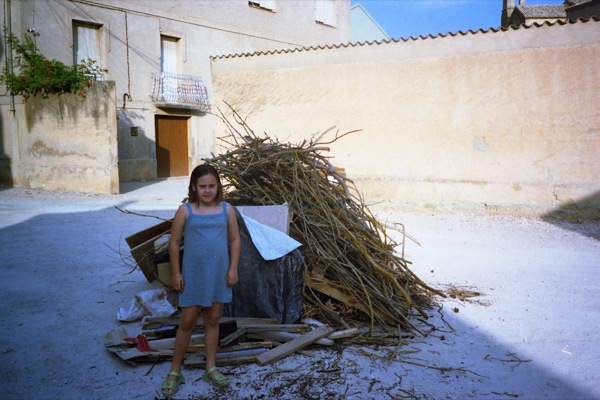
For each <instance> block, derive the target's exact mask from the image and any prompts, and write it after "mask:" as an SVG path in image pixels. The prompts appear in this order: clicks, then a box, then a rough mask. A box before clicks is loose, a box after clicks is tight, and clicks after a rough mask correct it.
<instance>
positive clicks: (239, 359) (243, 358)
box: [184, 348, 270, 368]
mask: <svg viewBox="0 0 600 400" xmlns="http://www.w3.org/2000/svg"><path fill="white" fill-rule="evenodd" d="M269 350H270V348H255V349H247V350H239V351H231V352H226V353H217V359H216V364H217V366H218V367H223V366H230V365H241V364H251V363H255V362H256V357H257V356H258V355H260V354H263V353H266V352H268V351H269ZM184 362H185V365H187V366H190V367H196V368H200V367H205V366H206V359H205V358H204V357H202V356H200V355H198V354H193V355H190V354H188V355H186V357H185V361H184Z"/></svg>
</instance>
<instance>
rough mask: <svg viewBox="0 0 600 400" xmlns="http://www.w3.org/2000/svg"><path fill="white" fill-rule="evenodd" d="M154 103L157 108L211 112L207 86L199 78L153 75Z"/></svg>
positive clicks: (164, 74) (152, 95)
mask: <svg viewBox="0 0 600 400" xmlns="http://www.w3.org/2000/svg"><path fill="white" fill-rule="evenodd" d="M150 97H152V101H153V102H154V103H156V105H157V106H160V105H162V106H164V107H174V108H190V109H195V110H199V111H203V112H210V110H211V106H210V103H209V102H208V93H207V91H206V86H204V84H203V83H202V79H201V78H200V77H199V76H191V75H180V74H173V73H169V72H162V73H161V74H160V75H157V74H152V94H151V95H150Z"/></svg>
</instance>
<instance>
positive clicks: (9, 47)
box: [4, 0, 16, 113]
mask: <svg viewBox="0 0 600 400" xmlns="http://www.w3.org/2000/svg"><path fill="white" fill-rule="evenodd" d="M4 4H5V6H6V9H5V10H4V23H5V26H6V37H7V40H6V64H7V68H8V74H9V75H11V76H12V74H13V54H12V45H11V43H10V40H9V38H10V37H11V36H12V17H11V14H12V5H11V0H5V3H4ZM10 111H12V112H13V113H14V112H15V111H16V110H15V95H14V94H13V93H12V92H11V93H10Z"/></svg>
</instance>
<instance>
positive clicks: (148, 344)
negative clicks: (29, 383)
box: [105, 110, 445, 367]
mask: <svg viewBox="0 0 600 400" xmlns="http://www.w3.org/2000/svg"><path fill="white" fill-rule="evenodd" d="M232 112H233V117H234V118H235V122H236V124H237V125H236V126H238V127H241V132H240V131H239V130H238V129H236V126H234V125H233V124H232V123H230V122H229V120H227V118H225V116H224V115H223V114H221V118H222V119H223V121H224V122H225V124H226V126H227V128H228V131H229V132H228V135H227V136H225V137H222V138H220V140H222V141H223V142H224V143H226V144H227V146H226V148H227V149H229V150H228V151H225V152H223V153H222V154H220V155H218V156H214V157H212V158H210V159H207V160H206V161H207V162H210V163H212V164H213V165H215V166H216V167H217V168H218V169H219V171H220V173H221V175H222V177H223V184H224V199H225V201H227V202H229V203H230V204H232V205H234V206H237V207H236V208H237V209H238V211H239V210H240V209H242V208H244V207H247V208H252V207H255V206H258V207H265V208H268V207H281V206H282V205H284V207H285V209H286V211H285V215H286V219H285V224H284V225H285V229H283V231H284V232H285V233H286V234H289V236H291V237H292V238H293V239H295V240H296V241H298V242H300V243H301V244H302V248H301V249H296V250H294V251H295V252H296V253H297V254H296V256H295V257H291V258H290V259H288V260H287V261H286V263H280V264H279V265H276V267H277V268H279V270H280V271H282V272H285V273H286V274H288V275H287V276H286V275H284V274H278V275H274V276H276V277H277V279H279V280H277V279H266V278H265V277H264V276H260V274H264V273H266V272H264V271H273V270H275V269H277V268H272V267H273V266H274V264H271V265H270V266H269V268H262V269H261V268H257V267H256V263H255V262H254V261H251V262H249V263H248V264H249V265H250V266H251V268H247V269H248V270H249V271H250V273H251V274H259V275H258V279H257V280H256V282H261V281H264V282H268V285H271V288H267V289H266V290H265V293H266V292H268V291H269V290H270V289H277V291H278V292H281V287H282V286H284V285H283V284H282V283H283V282H286V281H287V280H289V277H290V276H291V275H290V274H292V275H293V277H295V278H294V279H297V280H298V281H299V282H300V283H301V285H300V286H299V287H300V289H299V290H298V291H293V290H292V291H290V292H285V293H283V295H281V293H280V298H279V299H276V302H277V301H279V302H280V304H283V305H282V306H281V307H279V308H280V309H289V310H291V309H293V308H294V307H293V306H298V307H297V310H296V311H295V312H293V313H291V314H290V313H289V310H288V315H292V317H290V320H293V323H288V322H289V321H285V318H281V319H277V318H275V319H273V318H274V316H273V315H271V314H269V313H263V312H261V313H260V314H261V315H227V314H224V315H225V317H223V318H221V329H220V331H221V337H220V349H219V353H218V358H217V364H218V365H236V364H240V363H245V362H257V363H259V364H261V365H264V364H268V363H271V362H274V361H277V360H279V359H281V358H283V357H285V356H286V355H288V354H290V353H293V352H301V351H302V349H303V348H304V347H306V346H308V345H312V344H315V343H317V344H321V345H333V344H335V343H340V340H343V341H344V342H348V341H350V342H352V343H359V342H363V343H364V342H365V341H366V342H367V343H372V342H377V343H382V342H386V341H387V340H388V338H389V337H390V336H393V335H396V334H397V333H398V332H399V331H398V329H400V330H401V331H404V332H405V333H408V334H409V335H410V334H412V333H415V332H418V333H420V334H422V335H426V333H424V332H423V331H422V330H420V329H419V327H416V326H415V325H414V324H413V323H412V322H411V319H412V320H414V318H413V317H418V316H419V315H420V316H422V317H423V318H424V319H427V315H426V314H425V312H424V309H426V308H428V306H429V305H430V304H431V300H432V298H433V297H434V295H440V296H443V297H445V295H444V294H443V292H441V291H439V290H436V289H433V288H431V287H429V286H428V285H427V284H426V283H424V282H423V281H422V280H421V279H419V278H418V277H417V276H416V275H415V274H414V273H413V272H412V271H411V270H410V269H409V267H408V265H409V264H410V262H409V261H407V260H406V259H405V258H404V251H403V249H404V241H405V240H406V238H407V237H409V236H408V235H407V234H406V233H405V232H404V227H403V226H402V225H400V229H397V230H398V231H399V232H400V233H401V234H402V235H401V241H400V243H396V242H395V241H394V240H393V239H392V238H391V237H390V236H389V235H388V233H387V231H386V229H394V227H389V226H386V225H384V224H382V223H381V222H379V221H378V220H377V219H376V218H375V217H374V216H373V214H372V213H371V212H370V210H369V209H368V207H367V206H366V205H365V203H364V201H363V200H362V198H361V196H360V194H359V192H358V190H357V189H356V187H355V186H354V184H353V182H352V181H351V180H350V179H348V178H347V177H346V176H345V173H344V170H343V169H340V168H335V167H334V166H333V165H332V164H331V163H330V162H329V159H330V157H328V156H326V155H324V154H325V153H326V152H328V151H329V148H328V145H329V144H331V143H333V142H335V141H336V140H338V139H340V138H342V137H343V136H345V135H347V134H350V133H353V132H348V133H346V134H342V135H339V134H338V133H336V134H335V137H334V139H333V140H331V141H325V139H324V137H325V136H326V134H327V133H328V132H329V131H330V130H329V131H327V132H325V133H323V134H320V135H318V136H316V137H314V138H313V139H312V140H311V141H304V142H302V143H300V144H298V145H292V144H289V143H281V142H279V141H278V140H274V139H272V138H270V137H268V136H266V134H265V136H264V137H258V136H256V135H255V134H254V132H253V131H252V130H251V129H250V128H249V127H248V125H246V123H245V122H244V120H243V119H242V118H240V116H239V115H238V114H237V113H236V112H235V111H234V110H232ZM238 211H236V213H237V214H239V212H238ZM240 218H241V217H240V216H239V215H238V223H240V222H241V221H242V219H240ZM242 227H243V228H244V229H245V225H244V224H243V223H242V224H241V228H242ZM170 228H171V221H165V222H163V223H161V224H159V225H156V226H154V227H151V228H149V229H147V230H145V231H142V232H139V233H137V234H135V235H132V236H130V237H128V238H127V242H128V244H129V245H130V247H131V253H132V255H133V257H134V259H135V261H136V263H137V265H138V266H139V267H140V269H141V270H142V271H143V272H144V274H145V275H146V278H147V279H148V281H149V282H152V281H154V280H159V281H160V282H161V283H162V284H163V286H165V287H166V288H168V287H169V286H170V285H169V282H167V280H168V279H169V276H170V265H169V263H168V260H158V259H157V254H159V253H163V254H165V248H166V245H167V242H168V235H169V233H170ZM240 231H242V229H240ZM242 236H243V238H245V236H244V235H242ZM247 243H250V241H249V239H247ZM243 245H244V243H243ZM244 246H245V245H244ZM250 247H251V245H250V244H248V245H247V250H248V251H250V250H251V249H250ZM398 248H400V249H401V254H398V253H397V249H398ZM290 254H291V253H290ZM298 255H299V256H298ZM286 257H287V256H286ZM290 265H295V266H294V268H290V267H289V266H290ZM298 266H299V268H297V267H298ZM241 269H242V266H241V265H240V270H241ZM260 271H263V272H260ZM268 273H270V272H268ZM240 280H241V279H240ZM249 281H250V286H252V285H254V283H253V282H254V281H252V280H251V279H249ZM240 287H241V286H240V285H236V287H234V289H236V288H237V289H238V290H240V289H239V288H240ZM246 289H247V290H250V291H251V292H252V293H250V294H251V296H250V297H251V298H254V299H255V300H257V303H259V301H258V299H256V292H253V291H252V289H250V288H246ZM246 289H243V290H246ZM272 292H275V290H272V291H271V292H269V293H272ZM289 297H294V298H295V299H296V300H298V301H296V300H294V299H292V300H291V301H290V299H289ZM235 299H236V294H235V293H234V302H235ZM286 301H287V302H289V303H286V304H284V302H286ZM244 302H245V301H242V303H244ZM260 303H264V302H262V301H260ZM280 304H279V303H277V304H273V305H274V307H272V309H276V308H277V307H278V306H279V305H280ZM288 305H292V307H289V306H288ZM265 314H266V315H269V318H264V316H265ZM300 315H301V318H302V319H300V318H298V316H300ZM178 319H179V318H178V316H171V317H167V318H164V317H162V318H157V317H148V316H146V317H144V320H143V321H144V322H143V327H142V332H141V333H140V334H134V335H130V334H129V333H128V332H127V331H126V330H125V329H120V330H116V331H113V332H110V333H109V334H107V335H106V337H105V346H106V347H107V348H108V349H109V350H110V351H111V352H113V353H115V354H116V355H118V356H119V357H121V358H122V359H124V360H126V361H128V362H135V361H150V360H152V361H157V360H164V359H168V358H170V357H171V356H172V354H173V346H174V340H175V339H174V337H175V333H176V330H177V327H178V323H179V320H178ZM318 321H321V322H318ZM198 324H199V325H198V331H197V332H196V334H195V335H194V337H193V338H192V341H191V343H190V347H189V348H188V353H187V355H186V359H185V363H186V364H187V365H188V366H198V367H201V366H202V365H203V363H204V352H203V326H202V318H200V319H199V322H198ZM357 327H363V328H361V329H359V328H357ZM375 328H382V330H379V329H375ZM389 328H391V329H392V330H393V332H394V333H393V334H392V335H389V332H390V329H389ZM382 331H383V334H382ZM376 333H377V334H376Z"/></svg>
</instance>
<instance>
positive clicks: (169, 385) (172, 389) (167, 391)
mask: <svg viewBox="0 0 600 400" xmlns="http://www.w3.org/2000/svg"><path fill="white" fill-rule="evenodd" d="M170 376H174V377H175V378H176V379H169V377H170ZM182 382H183V374H182V373H181V372H177V371H169V373H168V374H167V379H166V380H165V383H163V385H162V394H164V395H165V396H167V397H171V396H174V395H175V393H177V392H178V391H179V385H181V383H182Z"/></svg>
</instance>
